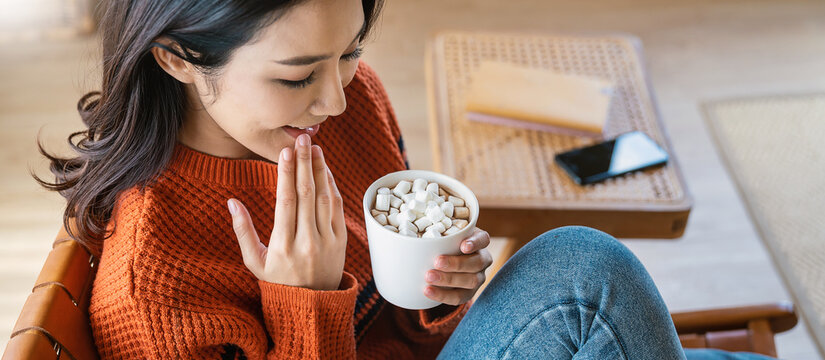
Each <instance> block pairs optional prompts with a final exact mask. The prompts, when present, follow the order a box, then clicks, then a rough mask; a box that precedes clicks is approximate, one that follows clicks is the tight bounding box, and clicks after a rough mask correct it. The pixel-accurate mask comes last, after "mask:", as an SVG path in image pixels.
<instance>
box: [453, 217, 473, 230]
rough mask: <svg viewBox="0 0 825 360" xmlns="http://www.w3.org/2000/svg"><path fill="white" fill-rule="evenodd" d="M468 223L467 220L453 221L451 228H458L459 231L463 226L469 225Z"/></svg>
mask: <svg viewBox="0 0 825 360" xmlns="http://www.w3.org/2000/svg"><path fill="white" fill-rule="evenodd" d="M469 223H470V222H469V221H467V220H462V219H458V220H453V226H455V227H457V228H459V229H463V228H464V227H465V226H467V224H469Z"/></svg>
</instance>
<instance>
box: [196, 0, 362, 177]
mask: <svg viewBox="0 0 825 360" xmlns="http://www.w3.org/2000/svg"><path fill="white" fill-rule="evenodd" d="M363 25H364V12H363V8H362V5H361V0H309V1H306V2H303V3H301V4H299V5H297V6H295V7H293V8H291V9H289V10H287V11H286V12H285V13H284V14H283V15H282V16H281V17H280V18H279V19H277V20H276V21H275V22H273V23H272V24H271V25H269V26H268V27H266V28H263V29H262V30H261V32H260V33H259V34H258V36H257V38H256V39H254V40H253V41H251V42H250V43H249V44H246V45H244V46H241V47H239V48H238V49H237V50H236V51H235V52H234V54H233V55H232V57H231V58H230V60H229V61H228V62H227V64H226V65H225V66H224V67H223V68H221V69H220V72H219V73H218V74H217V75H216V77H215V78H214V79H213V81H214V82H215V91H214V92H213V91H212V88H210V86H209V83H208V79H207V78H206V77H204V76H195V79H194V82H193V84H192V85H191V86H187V89H188V90H187V92H188V93H189V94H188V95H189V99H190V104H193V105H194V106H191V107H190V108H189V109H187V114H186V119H185V120H184V126H183V129H182V131H181V141H182V142H184V143H186V142H187V141H188V142H191V143H193V144H196V145H195V146H193V147H195V148H196V149H197V148H198V147H201V148H202V149H201V150H202V151H205V152H207V153H219V154H236V155H237V154H240V153H242V152H243V150H248V153H247V155H241V156H240V157H245V158H264V159H268V160H270V161H273V162H274V161H277V159H278V154H279V152H280V151H281V149H282V148H284V147H286V146H292V145H293V144H294V142H295V138H294V137H297V134H296V135H290V132H289V131H288V130H287V126H292V127H309V126H312V127H315V128H316V129H318V128H319V127H318V126H317V125H318V124H321V123H322V122H324V121H325V120H327V119H328V117H329V116H336V115H339V114H341V113H342V112H344V109H346V107H347V103H346V99H345V98H344V87H346V86H347V85H348V84H349V82H350V81H351V80H352V78H353V76H354V75H355V69H356V67H357V66H358V56H359V54H360V47H359V46H360V42H361V37H362V35H363V34H362V32H363V28H364V27H363ZM321 128H322V126H321ZM320 131H323V130H322V129H321V130H320ZM292 133H293V134H295V132H294V131H293V132H292ZM184 139H185V140H186V141H184ZM187 145H189V144H187ZM222 147H228V148H231V149H224V148H222ZM250 152H251V153H250ZM256 155H257V156H256Z"/></svg>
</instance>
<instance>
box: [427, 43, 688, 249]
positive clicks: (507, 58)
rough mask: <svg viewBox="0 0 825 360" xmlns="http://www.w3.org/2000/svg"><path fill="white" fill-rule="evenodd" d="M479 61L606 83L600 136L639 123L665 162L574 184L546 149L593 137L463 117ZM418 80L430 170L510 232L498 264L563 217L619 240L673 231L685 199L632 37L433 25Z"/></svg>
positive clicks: (489, 221)
mask: <svg viewBox="0 0 825 360" xmlns="http://www.w3.org/2000/svg"><path fill="white" fill-rule="evenodd" d="M482 60H495V61H504V62H511V63H514V64H519V65H522V66H528V67H536V68H544V69H552V70H555V71H559V72H564V73H569V74H578V75H588V76H595V77H600V78H604V79H609V80H612V81H614V82H615V85H616V91H615V93H614V97H613V99H612V102H611V104H610V110H609V117H608V124H607V129H606V131H605V136H606V137H607V138H612V137H614V136H616V135H618V134H621V133H625V132H629V131H633V130H641V131H644V132H645V133H647V134H648V135H649V136H650V137H651V138H652V139H654V140H655V141H656V142H658V143H659V144H661V145H662V146H663V147H664V148H665V149H666V150H668V152H669V153H670V154H671V159H670V162H669V164H668V165H667V166H665V167H661V168H658V169H653V170H648V171H644V172H637V173H634V174H630V175H627V176H624V177H620V178H615V179H611V180H608V181H606V182H603V183H600V184H595V185H589V186H584V187H583V186H579V185H577V184H576V183H574V182H573V181H572V180H571V179H570V178H569V177H568V176H567V175H566V174H565V173H564V171H563V170H562V169H561V168H559V167H558V166H557V165H556V164H555V162H554V159H553V157H554V155H555V154H556V153H559V152H561V151H563V150H567V149H571V148H575V147H579V146H584V145H589V144H593V143H596V142H598V141H599V140H600V139H588V138H582V137H575V136H567V135H560V134H554V133H547V132H539V131H533V130H524V129H517V128H510V127H505V126H499V125H492V124H484V123H477V122H471V121H468V120H467V119H466V112H465V110H464V101H465V98H464V92H465V90H466V89H467V87H468V82H469V78H470V74H471V73H472V72H473V70H475V68H477V67H478V65H479V63H480V62H481V61H482ZM427 82H428V84H427V86H428V93H429V97H430V99H429V102H430V111H431V115H430V138H431V140H432V146H433V155H434V167H435V170H436V171H439V172H442V173H445V174H447V175H450V176H453V177H455V178H456V179H458V180H460V181H462V182H464V183H465V184H467V185H468V186H469V187H470V188H471V189H473V191H474V192H475V194H476V195H477V196H478V200H479V203H480V205H481V211H480V214H479V215H480V216H479V220H478V226H479V227H480V228H482V229H484V230H487V231H488V232H489V233H490V234H491V235H492V236H496V237H507V238H512V239H513V240H514V241H510V242H509V244H508V248H507V249H506V250H505V256H502V257H501V258H500V259H499V260H500V261H499V262H500V263H503V262H504V261H506V260H507V258H509V256H510V255H512V253H514V252H515V251H516V250H518V249H519V248H520V247H521V246H522V245H524V243H526V242H527V241H529V240H530V239H533V238H534V237H535V236H537V235H539V234H541V233H543V232H545V231H547V230H548V229H552V228H555V227H559V226H564V225H586V226H590V227H594V228H597V229H600V230H603V231H605V232H607V233H610V234H612V235H614V236H616V237H619V238H677V237H680V236H681V235H682V234H683V232H684V230H685V226H686V224H687V219H688V214H689V213H690V209H691V204H692V201H691V199H690V196H689V194H688V191H687V188H686V186H685V182H684V179H683V177H682V175H681V173H680V172H679V167H678V164H677V162H676V159H675V157H674V156H673V151H672V148H671V146H670V143H669V141H668V138H667V136H666V135H665V132H664V128H663V126H662V123H661V121H660V120H659V116H658V113H657V110H656V106H655V103H654V101H653V98H652V93H651V91H650V88H649V85H648V82H647V78H646V76H645V71H644V67H643V63H642V56H641V47H640V42H639V41H638V40H636V39H635V38H632V37H629V36H616V35H610V36H557V35H536V34H506V33H505V34H502V33H473V32H443V33H440V34H438V35H436V36H435V38H434V39H433V40H432V41H431V42H430V44H429V45H428V48H427ZM502 258H503V259H502ZM499 265H500V264H499Z"/></svg>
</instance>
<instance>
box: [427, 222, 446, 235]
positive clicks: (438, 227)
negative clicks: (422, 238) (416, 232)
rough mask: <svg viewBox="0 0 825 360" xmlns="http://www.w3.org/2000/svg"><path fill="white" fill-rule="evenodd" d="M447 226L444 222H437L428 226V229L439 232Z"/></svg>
mask: <svg viewBox="0 0 825 360" xmlns="http://www.w3.org/2000/svg"><path fill="white" fill-rule="evenodd" d="M445 230H447V228H445V227H444V224H442V223H440V222H437V223H435V224H432V225H430V226H428V227H427V230H426V231H435V232H437V233H439V234H441V233H443V232H444V231H445Z"/></svg>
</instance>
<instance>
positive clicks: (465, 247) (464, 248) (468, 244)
mask: <svg viewBox="0 0 825 360" xmlns="http://www.w3.org/2000/svg"><path fill="white" fill-rule="evenodd" d="M472 249H473V242H472V241H466V242H464V245H461V250H462V251H464V252H468V251H470V250H472Z"/></svg>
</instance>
